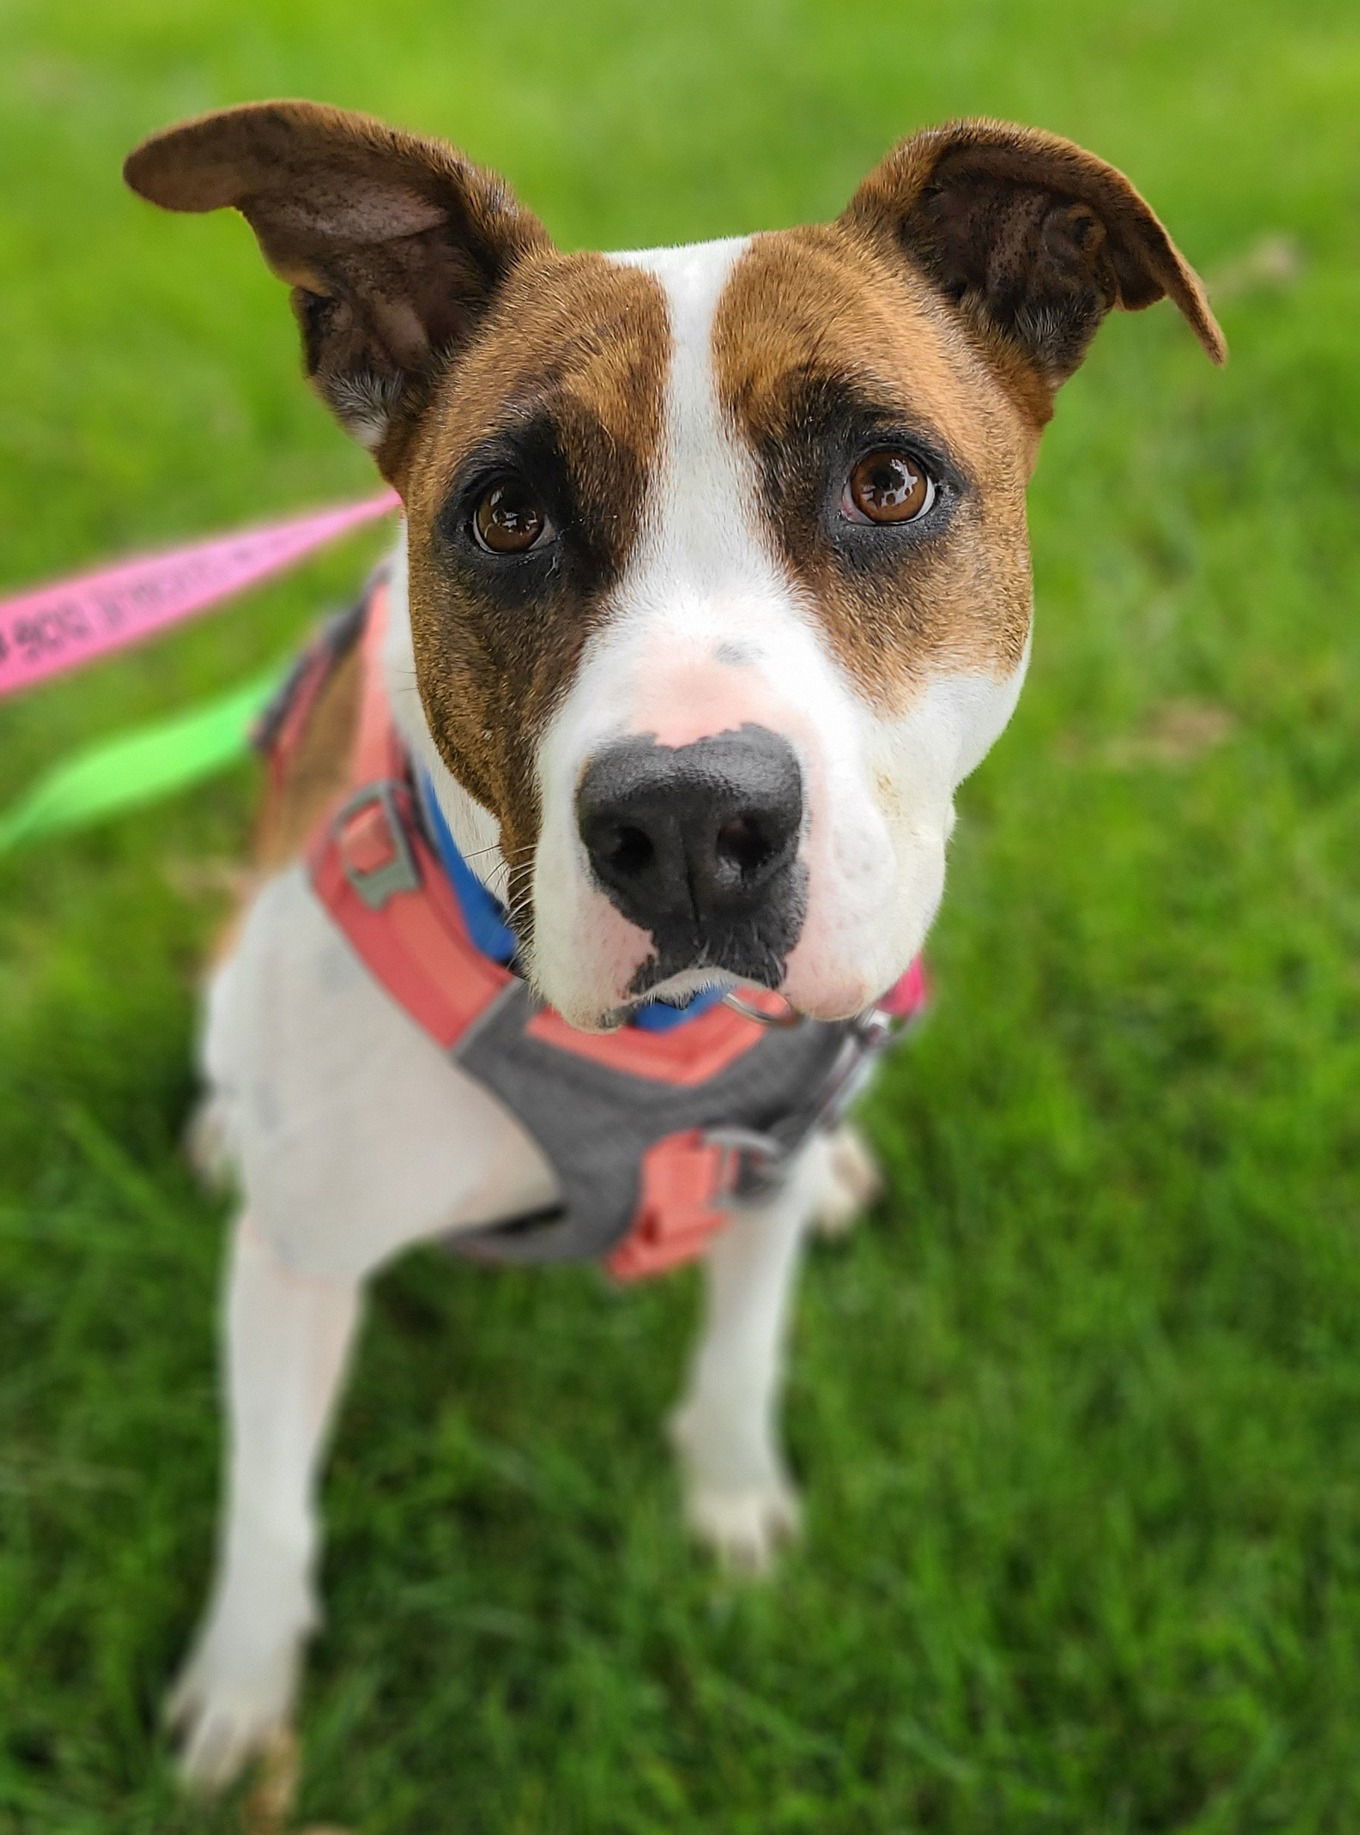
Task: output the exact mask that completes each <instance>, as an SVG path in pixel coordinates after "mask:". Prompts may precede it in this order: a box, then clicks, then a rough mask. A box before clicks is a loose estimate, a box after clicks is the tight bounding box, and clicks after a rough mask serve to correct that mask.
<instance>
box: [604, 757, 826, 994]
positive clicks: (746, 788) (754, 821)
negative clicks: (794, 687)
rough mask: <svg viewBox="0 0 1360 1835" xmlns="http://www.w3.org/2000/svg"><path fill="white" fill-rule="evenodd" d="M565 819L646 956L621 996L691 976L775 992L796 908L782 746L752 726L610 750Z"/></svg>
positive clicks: (790, 781)
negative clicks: (646, 941) (574, 826)
mask: <svg viewBox="0 0 1360 1835" xmlns="http://www.w3.org/2000/svg"><path fill="white" fill-rule="evenodd" d="M576 815H577V823H578V826H579V830H580V835H581V840H582V842H583V844H584V846H585V850H586V853H587V855H588V856H589V860H590V867H591V872H592V873H593V875H594V878H595V881H596V883H597V885H599V887H600V888H601V890H602V891H603V892H605V893H606V895H607V896H608V897H609V898H610V900H611V901H612V902H613V904H614V905H615V906H616V907H617V908H618V910H619V911H621V912H622V913H623V915H624V916H625V917H626V918H627V919H628V920H629V921H630V922H631V923H634V924H636V925H638V927H639V928H640V929H642V930H646V931H648V932H650V934H651V936H652V939H653V941H654V942H655V945H656V954H655V956H654V957H653V958H652V959H651V960H649V961H648V962H646V963H645V964H644V965H643V967H642V969H641V970H640V971H639V975H638V978H637V981H636V983H635V985H634V986H633V987H632V988H631V989H630V992H631V993H634V994H639V993H645V992H646V991H647V989H649V988H652V987H655V986H656V985H657V984H658V983H659V982H662V981H665V980H666V979H667V978H668V977H669V976H671V975H675V974H678V973H680V972H681V971H682V970H685V969H693V968H714V969H725V970H727V971H728V972H729V973H731V974H733V975H736V976H738V977H740V978H741V979H743V980H747V981H755V982H759V983H761V984H763V985H764V986H767V987H776V986H778V984H779V982H780V980H781V979H782V978H783V974H784V962H785V958H786V957H787V955H788V953H789V951H790V950H791V949H792V948H793V945H794V944H795V943H796V942H797V940H798V933H799V931H800V930H801V928H802V923H803V912H804V908H805V904H806V893H805V873H804V870H803V868H802V867H801V866H800V865H799V863H798V843H799V838H800V835H801V832H802V825H803V779H802V772H801V771H800V769H799V766H798V760H797V758H796V757H795V756H794V753H793V748H792V747H791V746H790V745H789V743H788V741H787V740H785V739H781V738H780V737H779V735H778V734H777V733H772V732H770V731H769V730H768V728H766V727H763V726H743V727H741V728H740V729H739V730H738V731H736V732H730V733H717V734H715V735H713V736H712V737H711V738H707V739H698V740H695V741H694V743H693V744H691V745H683V746H663V745H659V744H658V743H657V742H656V740H654V739H652V738H650V737H641V738H634V739H621V740H618V741H616V742H615V743H614V744H613V745H610V746H608V747H607V748H606V749H605V750H604V751H602V752H600V753H598V754H597V755H596V757H595V758H594V759H593V760H592V761H591V763H590V764H589V765H588V766H587V768H586V771H585V773H584V775H583V776H582V778H581V782H580V786H579V788H578V790H577V795H576Z"/></svg>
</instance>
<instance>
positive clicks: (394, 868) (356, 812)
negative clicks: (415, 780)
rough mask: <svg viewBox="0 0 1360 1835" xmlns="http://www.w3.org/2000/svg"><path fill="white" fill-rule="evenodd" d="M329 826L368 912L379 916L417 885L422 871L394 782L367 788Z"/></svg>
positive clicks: (353, 887)
mask: <svg viewBox="0 0 1360 1835" xmlns="http://www.w3.org/2000/svg"><path fill="white" fill-rule="evenodd" d="M331 827H332V833H333V834H334V836H335V849H336V853H337V854H338V855H339V858H340V866H341V870H342V871H343V873H344V875H345V878H346V880H347V881H348V882H349V885H350V888H351V890H352V891H353V892H354V893H355V894H356V895H357V896H358V897H359V898H360V899H362V900H363V902H364V904H365V905H367V906H368V908H369V910H370V911H381V910H382V908H383V906H384V905H385V904H386V903H387V901H388V899H389V898H391V897H392V896H393V895H394V894H395V893H397V892H414V891H415V890H416V888H417V887H418V886H419V884H420V869H419V868H418V867H417V865H416V861H415V856H414V854H412V852H411V844H410V841H409V840H408V839H407V836H406V827H405V824H404V823H403V821H402V819H401V810H400V808H399V806H398V803H397V786H396V785H395V784H394V783H393V782H392V780H391V779H390V778H384V779H382V780H381V781H380V782H378V783H375V784H365V785H364V787H363V789H362V790H360V791H358V792H357V793H356V794H355V795H354V796H352V797H351V798H350V799H349V801H348V802H347V803H346V804H345V805H344V806H343V808H341V809H340V810H338V811H337V812H336V815H335V819H334V821H333V823H332V825H331Z"/></svg>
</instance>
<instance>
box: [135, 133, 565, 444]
mask: <svg viewBox="0 0 1360 1835" xmlns="http://www.w3.org/2000/svg"><path fill="white" fill-rule="evenodd" d="M123 176H124V178H125V179H126V180H127V182H128V184H129V185H130V186H131V187H132V189H133V190H134V191H136V192H139V193H140V194H141V196H142V197H144V198H149V199H150V200H151V202H152V203H153V204H160V205H163V206H164V208H165V209H167V210H218V209H221V208H222V207H223V206H231V207H232V208H234V209H236V210H239V211H240V212H241V213H242V215H243V216H244V217H245V218H246V219H247V220H248V222H249V223H250V226H251V228H252V229H253V230H254V231H255V234H256V236H257V237H258V239H259V243H260V248H261V250H262V252H263V254H264V257H265V259H266V261H267V262H268V263H269V265H270V267H271V268H273V270H274V272H275V273H276V274H278V275H279V277H280V278H281V279H283V280H285V281H287V282H288V283H289V285H290V286H291V287H292V289H293V295H292V298H293V310H294V312H295V313H296V315H297V319H298V323H299V324H300V326H301V328H302V342H303V349H304V352H305V356H306V365H307V373H308V375H309V376H310V377H311V379H312V381H313V382H314V383H315V385H316V388H317V390H318V391H319V393H320V394H321V396H322V398H323V399H324V400H325V401H326V402H327V403H328V404H329V405H330V407H331V408H332V409H333V410H334V411H335V413H336V414H337V415H338V416H339V418H340V420H341V421H342V422H343V423H344V425H345V426H346V427H348V428H349V430H350V431H351V432H352V433H353V434H355V436H356V437H357V438H358V439H359V440H361V441H362V442H363V444H364V445H365V446H367V447H369V448H370V449H371V450H372V451H373V452H374V453H375V454H376V456H377V459H378V463H379V466H380V468H381V469H382V470H383V471H384V472H385V473H387V474H388V475H389V476H390V475H391V474H392V473H393V471H394V470H395V469H397V467H398V462H399V458H400V453H401V450H402V448H403V446H404V444H405V438H406V435H407V434H408V433H409V432H410V429H411V427H412V426H413V425H414V422H415V419H416V417H417V415H418V414H419V411H420V409H421V408H422V407H423V406H424V404H425V402H426V401H427V400H428V398H429V391H430V387H431V384H432V382H433V380H434V378H435V377H436V376H437V375H438V373H439V370H440V367H441V366H442V364H443V362H444V361H445V359H446V358H447V357H448V356H449V355H450V354H451V353H452V352H453V351H455V350H456V349H457V348H458V346H459V345H460V343H462V341H463V340H464V339H465V338H467V337H468V336H469V335H470V333H471V332H472V331H473V330H474V328H475V326H476V324H477V321H478V319H479V318H480V316H481V315H482V314H483V313H484V312H485V311H486V309H487V307H488V306H489V305H490V303H491V301H492V299H493V298H494V297H495V295H496V292H497V290H498V288H499V287H500V286H501V284H502V283H503V282H504V280H505V278H506V276H507V275H508V274H509V272H510V270H511V269H512V268H513V267H514V266H515V264H516V263H517V262H519V261H521V260H523V259H524V257H525V256H527V255H531V254H533V253H534V252H535V251H537V250H544V249H547V248H549V247H550V246H551V244H550V242H549V238H548V234H547V231H546V230H545V229H544V228H543V227H542V225H541V224H540V223H539V222H538V219H537V218H536V217H534V216H532V215H531V214H530V213H529V212H528V211H526V210H524V209H523V208H522V207H521V206H520V205H519V203H518V202H517V201H516V199H515V198H514V196H513V195H512V194H511V192H510V191H509V189H508V188H507V187H506V186H505V185H504V184H503V183H502V182H501V181H500V180H499V179H498V178H496V177H495V176H494V175H492V174H490V173H487V172H482V171H480V170H479V169H478V168H477V167H476V166H473V165H470V164H469V163H468V162H467V161H466V160H465V159H463V158H462V156H461V155H460V154H458V153H456V152H455V151H454V149H453V148H452V147H450V146H447V145H445V144H444V143H443V142H441V141H432V140H420V139H417V138H415V137H414V136H413V135H410V134H403V133H398V132H397V131H396V130H394V129H392V128H389V127H386V126H384V125H383V123H382V122H380V121H374V120H371V119H370V118H369V117H368V116H366V115H356V114H350V113H348V112H346V111H345V110H343V109H338V108H323V107H320V106H318V105H317V104H316V103H314V102H260V103H253V104H251V105H249V106H247V107H245V108H232V109H226V110H223V111H222V112H221V113H219V114H213V115H205V116H203V117H202V118H201V119H200V120H197V121H186V122H184V123H182V124H181V125H180V126H178V127H172V128H167V129H166V130H165V132H164V133H161V134H155V135H153V136H152V137H151V139H149V140H147V141H144V142H143V143H142V145H141V146H139V147H138V148H137V149H136V151H135V152H133V153H131V154H129V156H128V159H127V162H126V164H125V165H124V168H123Z"/></svg>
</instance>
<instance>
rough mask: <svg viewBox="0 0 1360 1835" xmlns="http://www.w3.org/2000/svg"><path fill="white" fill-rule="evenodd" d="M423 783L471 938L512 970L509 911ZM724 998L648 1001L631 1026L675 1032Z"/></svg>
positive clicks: (713, 993)
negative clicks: (486, 883)
mask: <svg viewBox="0 0 1360 1835" xmlns="http://www.w3.org/2000/svg"><path fill="white" fill-rule="evenodd" d="M419 785H420V798H419V801H420V810H421V814H422V815H423V816H424V818H425V826H426V829H427V830H428V832H429V836H430V839H431V841H432V842H433V843H434V847H435V852H436V853H437V854H438V855H439V861H440V865H441V866H442V867H443V869H444V871H445V873H447V875H448V879H449V884H450V885H451V886H452V887H453V895H454V897H455V898H456V899H457V900H458V909H459V910H460V911H461V912H462V914H463V922H464V924H465V925H466V926H467V933H468V936H469V937H470V938H471V939H472V942H473V943H474V945H475V946H476V947H477V948H478V949H479V950H480V951H481V952H482V954H483V955H484V956H489V957H490V958H491V960H492V961H493V962H499V963H500V965H501V967H502V968H512V967H513V966H514V961H515V956H516V955H517V953H518V951H519V944H518V942H517V940H516V938H515V933H514V931H513V930H511V928H510V926H509V925H508V924H507V923H506V921H505V907H504V906H503V905H502V904H501V902H500V900H499V899H498V898H497V897H496V896H495V894H494V893H492V892H489V891H488V890H487V888H486V887H485V886H484V885H483V884H482V882H481V880H480V879H479V878H478V877H477V875H476V874H475V873H474V872H473V870H472V868H471V867H470V866H469V865H468V863H467V861H466V860H464V858H463V856H462V853H461V852H460V851H459V847H458V843H457V842H456V841H455V840H454V838H453V835H452V833H451V831H450V829H449V825H448V823H447V822H446V821H445V819H444V812H443V810H442V809H441V808H440V807H439V799H438V797H437V796H436V795H435V793H434V785H433V784H432V783H431V782H430V779H429V777H428V775H427V774H426V773H425V772H423V771H422V772H421V774H420V779H419ZM721 999H722V989H721V988H705V989H704V990H703V992H702V993H699V994H695V995H693V996H692V998H691V999H689V1000H687V1001H686V1002H685V1004H684V1006H682V1007H677V1006H673V1005H672V1004H671V1002H670V1001H668V1000H647V1001H644V1002H643V1003H642V1005H641V1006H640V1007H635V1008H634V1009H633V1012H632V1014H631V1015H630V1017H629V1020H628V1024H629V1025H630V1026H636V1027H637V1028H638V1030H639V1031H640V1032H672V1031H674V1029H675V1028H676V1027H677V1026H683V1025H684V1024H685V1022H686V1020H691V1019H697V1018H698V1016H699V1015H700V1014H701V1013H707V1012H708V1010H709V1008H710V1007H716V1006H717V1004H718V1002H719V1001H720V1000H721Z"/></svg>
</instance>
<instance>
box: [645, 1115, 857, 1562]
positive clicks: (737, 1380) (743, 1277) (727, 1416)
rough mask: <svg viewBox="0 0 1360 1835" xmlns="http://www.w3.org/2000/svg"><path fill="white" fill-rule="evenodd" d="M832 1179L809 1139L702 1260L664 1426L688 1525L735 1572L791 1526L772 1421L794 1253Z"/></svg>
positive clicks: (818, 1143)
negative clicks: (680, 1383)
mask: <svg viewBox="0 0 1360 1835" xmlns="http://www.w3.org/2000/svg"><path fill="white" fill-rule="evenodd" d="M833 1178H834V1173H833V1168H832V1165H831V1159H830V1152H829V1146H828V1142H827V1140H826V1139H825V1138H824V1137H822V1136H818V1137H816V1138H815V1139H814V1140H812V1141H811V1142H810V1143H809V1144H808V1146H807V1147H805V1148H804V1149H803V1152H802V1154H801V1155H800V1157H799V1159H798V1161H797V1163H796V1164H795V1166H794V1167H793V1169H792V1171H791V1172H790V1174H789V1176H788V1178H787V1179H786V1180H785V1182H784V1184H783V1185H782V1186H781V1187H780V1188H779V1189H778V1191H776V1192H775V1193H774V1194H773V1195H772V1196H771V1197H770V1198H769V1199H768V1200H766V1202H764V1203H763V1204H760V1205H758V1206H757V1205H752V1206H749V1207H746V1206H744V1207H743V1208H742V1209H740V1210H738V1211H735V1212H734V1213H733V1216H732V1220H731V1222H730V1223H729V1225H728V1226H727V1228H726V1229H725V1230H724V1231H723V1232H722V1233H721V1235H719V1236H718V1237H716V1238H715V1240H714V1242H713V1245H712V1247H711V1248H710V1249H709V1251H708V1255H707V1258H706V1275H707V1280H706V1316H705V1320H704V1327H703V1332H702V1335H701V1337H700V1340H699V1344H698V1347H697V1350H696V1352H695V1356H694V1361H693V1365H692V1367H691V1370H690V1378H689V1385H688V1389H687V1391H686V1394H685V1397H684V1400H683V1401H682V1402H681V1404H680V1407H679V1408H678V1409H677V1410H676V1413H675V1415H674V1417H673V1419H672V1422H671V1432H672V1437H673V1439H674V1442H675V1445H676V1449H677V1451H678V1452H679V1454H680V1460H681V1466H682V1473H683V1478H684V1484H685V1514H686V1518H687V1520H688V1522H689V1525H690V1528H691V1529H692V1530H693V1531H694V1533H695V1535H697V1536H698V1537H699V1539H700V1540H701V1541H703V1542H705V1543H707V1544H708V1545H709V1546H710V1547H711V1548H712V1549H713V1550H714V1552H715V1553H716V1554H717V1555H718V1557H719V1559H720V1560H721V1561H722V1562H723V1563H724V1564H725V1565H726V1566H728V1567H730V1568H733V1569H735V1570H737V1571H740V1572H745V1573H763V1572H765V1571H766V1570H767V1569H768V1568H769V1566H770V1564H771V1562H772V1561H773V1559H774V1556H775V1554H776V1552H777V1550H778V1549H779V1547H780V1545H781V1544H783V1543H785V1542H788V1541H791V1540H792V1539H793V1538H794V1536H796V1535H797V1533H798V1526H799V1506H798V1495H797V1492H796V1491H795V1490H794V1488H793V1485H792V1484H791V1483H790V1480H789V1477H788V1474H787V1472H786V1470H785V1467H784V1460H783V1456H782V1454H781V1452H780V1448H779V1440H778V1432H777V1427H776V1420H775V1416H776V1412H777V1409H778V1403H779V1385H780V1375H781V1363H782V1354H783V1343H784V1328H785V1323H786V1320H787V1315H788V1307H789V1299H790V1296H791V1294H792V1291H793V1278H794V1274H795V1272H796V1270H797V1266H798V1255H799V1249H800V1245H801V1243H802V1239H803V1236H804V1234H805V1232H806V1230H807V1227H808V1224H809V1223H810V1221H811V1220H812V1218H813V1217H814V1216H815V1215H816V1214H817V1212H818V1210H819V1209H820V1208H821V1207H822V1206H823V1204H824V1203H825V1201H826V1197H827V1192H828V1187H829V1184H830V1183H831V1182H832V1180H833Z"/></svg>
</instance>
